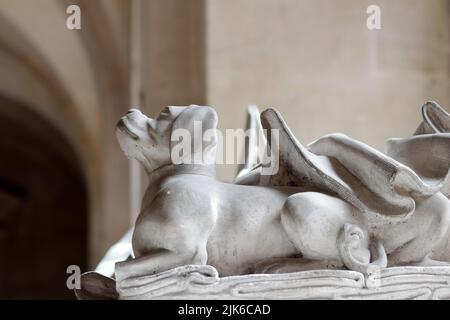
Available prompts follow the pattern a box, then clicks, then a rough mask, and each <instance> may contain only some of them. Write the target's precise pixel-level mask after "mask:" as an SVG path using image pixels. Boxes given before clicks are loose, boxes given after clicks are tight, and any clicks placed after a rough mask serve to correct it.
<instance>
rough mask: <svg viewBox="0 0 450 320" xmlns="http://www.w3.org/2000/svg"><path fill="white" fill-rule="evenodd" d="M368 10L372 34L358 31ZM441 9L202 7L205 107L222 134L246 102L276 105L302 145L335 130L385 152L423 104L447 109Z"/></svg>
mask: <svg viewBox="0 0 450 320" xmlns="http://www.w3.org/2000/svg"><path fill="white" fill-rule="evenodd" d="M369 4H378V5H380V7H381V23H382V28H381V30H374V31H369V30H368V29H367V27H366V19H367V14H366V9H367V6H368V5H369ZM449 12H450V10H449V4H448V1H444V0H431V1H430V0H429V1H421V0H396V1H361V0H339V1H330V0H315V1H310V0H280V1H272V0H241V1H217V0H208V1H207V41H206V43H207V79H208V81H207V100H208V103H209V104H211V105H213V106H215V107H216V108H217V109H218V111H219V114H220V117H221V119H220V123H221V127H222V128H235V127H241V126H243V125H244V123H245V122H244V121H245V109H246V106H247V105H248V104H251V103H255V104H257V105H259V106H260V108H265V107H269V106H275V107H277V108H278V109H279V110H280V111H281V112H282V113H283V115H284V116H285V118H286V119H287V122H288V124H289V126H290V127H291V128H292V130H293V132H294V134H295V135H296V136H297V137H298V139H299V140H300V141H301V142H302V143H305V144H306V143H309V142H311V141H313V140H314V139H317V138H318V137H320V136H321V135H323V134H326V133H331V132H343V133H346V134H348V135H350V136H352V137H354V138H357V139H361V140H363V141H365V142H367V143H369V144H370V145H372V146H374V147H376V148H378V149H380V150H384V143H385V140H386V139H387V138H389V137H395V136H397V137H398V136H406V135H409V134H411V133H412V132H413V131H414V130H415V127H416V126H417V124H418V122H419V118H420V111H419V107H420V106H421V104H422V103H423V102H424V101H425V100H427V99H433V100H436V101H438V102H439V103H441V104H442V105H444V106H450V90H449V84H450V82H449V62H450V55H449V48H450V47H449V46H450V42H449V40H450V39H449V38H450V19H449ZM447 109H448V107H447ZM234 170H235V167H233V166H231V167H229V166H228V167H227V166H222V167H221V168H220V169H219V173H220V176H221V177H223V178H230V177H232V176H233V174H234Z"/></svg>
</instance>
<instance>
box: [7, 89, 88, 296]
mask: <svg viewBox="0 0 450 320" xmlns="http://www.w3.org/2000/svg"><path fill="white" fill-rule="evenodd" d="M87 219H88V199H87V190H86V183H85V178H84V175H83V172H82V169H81V166H80V164H79V159H78V157H77V155H76V153H75V152H74V151H73V148H72V146H71V145H69V143H68V142H67V139H66V138H65V137H64V136H63V135H62V134H61V133H60V132H59V131H58V130H57V129H56V128H55V127H54V126H52V125H51V124H50V123H49V122H48V121H47V120H46V119H44V118H42V117H41V116H39V115H37V114H36V113H34V112H33V111H31V109H29V108H27V107H26V106H23V105H21V104H19V103H17V102H15V101H12V100H10V99H7V98H4V97H0V298H8V299H14V298H25V299H26V298H73V297H74V295H73V292H72V291H70V290H68V289H67V288H66V278H67V276H68V275H67V274H66V268H67V266H69V265H72V264H76V265H79V266H80V268H81V270H85V269H86V263H87V244H88V242H87V234H88V233H87Z"/></svg>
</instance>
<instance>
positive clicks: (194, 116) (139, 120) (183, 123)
mask: <svg viewBox="0 0 450 320" xmlns="http://www.w3.org/2000/svg"><path fill="white" fill-rule="evenodd" d="M216 127H217V113H216V111H215V110H214V109H213V108H211V107H207V106H195V105H192V106H189V107H167V108H165V109H164V110H163V111H161V113H160V114H159V115H158V116H157V117H156V118H155V119H152V118H149V117H147V116H146V115H144V114H143V113H142V112H141V111H139V110H137V109H130V110H129V111H128V112H127V114H126V115H125V116H123V117H122V118H121V119H120V120H119V122H118V123H117V128H116V136H117V140H118V141H119V144H120V147H121V148H122V150H123V152H124V153H125V155H126V156H127V157H128V158H130V159H136V160H138V161H139V162H140V163H141V164H142V165H143V166H144V168H145V169H146V171H147V172H148V173H151V172H153V171H154V170H156V169H158V168H160V167H163V166H166V165H170V164H184V163H186V164H189V163H192V161H193V160H194V159H199V158H200V159H201V164H205V165H212V164H214V163H215V157H216V145H217V136H216V132H215V130H216ZM199 130H200V132H199ZM205 132H207V133H208V137H205V138H206V139H203V137H204V133H205ZM199 133H200V134H201V137H200V139H199V137H198V135H199ZM180 138H181V140H182V141H180ZM180 142H182V143H183V144H184V145H185V146H188V148H185V149H184V150H183V151H182V152H181V153H180V152H178V150H176V148H177V147H178V149H179V144H180ZM173 151H176V152H175V153H176V155H177V157H176V158H177V159H176V161H173V160H174V157H173V153H174V152H173ZM199 155H200V157H199ZM197 164H198V163H197Z"/></svg>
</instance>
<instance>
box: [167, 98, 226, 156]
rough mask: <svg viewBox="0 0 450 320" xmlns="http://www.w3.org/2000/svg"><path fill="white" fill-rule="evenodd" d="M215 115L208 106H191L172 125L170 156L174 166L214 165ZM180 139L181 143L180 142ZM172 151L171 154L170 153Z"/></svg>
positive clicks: (215, 144)
mask: <svg viewBox="0 0 450 320" xmlns="http://www.w3.org/2000/svg"><path fill="white" fill-rule="evenodd" d="M216 128H217V113H216V111H215V110H214V109H213V108H211V107H208V106H196V105H191V106H189V107H187V108H186V109H185V110H184V111H182V112H181V113H180V114H179V116H178V117H177V118H176V120H175V121H174V123H173V125H172V137H171V148H170V149H171V154H172V156H173V155H174V154H175V155H176V157H177V158H178V160H176V159H174V158H173V157H172V161H173V162H174V163H176V164H180V163H186V164H206V165H209V164H215V161H216V149H217V132H216ZM180 137H182V141H180ZM172 151H173V153H172Z"/></svg>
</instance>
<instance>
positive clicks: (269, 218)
mask: <svg viewBox="0 0 450 320" xmlns="http://www.w3.org/2000/svg"><path fill="white" fill-rule="evenodd" d="M191 108H198V109H191ZM202 108H203V109H202ZM183 110H184V109H183ZM183 110H181V109H177V110H175V111H174V110H169V112H167V111H166V112H163V113H162V114H161V115H160V117H159V118H158V119H156V120H153V119H149V118H147V117H145V116H144V115H142V114H141V113H140V112H138V111H131V112H130V113H129V114H128V115H127V116H126V117H124V118H123V119H122V121H121V122H120V123H119V125H118V138H119V142H120V144H121V146H122V148H123V149H124V151H125V153H126V154H127V155H128V156H129V157H134V158H137V159H138V160H140V161H141V162H142V163H143V164H144V166H145V168H146V170H147V172H148V174H149V178H150V182H149V187H148V189H147V191H146V194H145V197H144V200H143V203H142V210H141V213H140V215H139V217H138V220H137V222H136V226H135V231H134V235H133V250H134V253H135V256H136V258H135V259H133V260H130V261H125V262H120V263H118V264H117V265H116V279H117V281H121V280H123V279H125V278H130V277H135V276H142V275H148V274H152V273H157V272H161V271H164V270H168V269H171V268H174V267H177V266H180V265H185V264H210V265H212V266H214V267H216V269H217V270H218V271H219V273H220V274H221V275H238V274H244V273H248V272H250V271H252V270H255V269H254V268H255V267H256V270H259V271H261V270H262V271H268V272H271V271H274V272H278V271H280V270H284V271H286V270H288V271H289V270H301V269H306V268H308V267H307V266H308V263H309V262H308V261H309V260H315V261H323V262H325V265H324V266H323V267H342V266H344V265H345V266H346V267H348V268H350V269H353V270H358V271H365V270H366V268H367V266H368V265H369V264H370V263H371V262H372V261H373V255H372V253H373V252H372V251H371V250H370V248H369V247H370V242H372V240H371V237H374V238H376V240H377V241H378V242H379V243H382V244H383V245H384V247H386V251H387V253H390V254H391V255H390V257H389V264H391V265H395V264H403V263H408V262H422V261H423V260H424V259H425V258H426V257H427V256H428V255H429V254H430V253H431V252H432V251H433V250H434V248H436V246H437V245H439V243H441V242H442V241H444V240H446V239H445V236H446V233H447V230H448V228H449V225H450V201H449V200H448V199H447V198H446V197H444V196H443V195H442V194H441V193H437V194H435V195H433V196H431V197H428V198H426V199H423V200H419V201H418V202H417V208H416V210H415V212H414V214H413V215H412V216H411V218H409V220H407V221H406V222H404V223H400V224H397V225H390V223H388V222H386V225H380V226H378V229H372V228H371V227H370V224H369V223H368V221H367V214H366V213H363V212H361V211H358V210H356V209H355V208H354V207H353V206H352V205H350V204H349V203H347V202H346V201H344V200H341V199H339V198H338V197H334V196H331V195H327V194H325V193H323V192H315V191H314V190H307V189H302V188H299V187H289V188H275V187H264V186H248V185H237V184H228V183H223V182H220V181H217V180H216V179H215V177H214V174H213V170H212V169H211V168H212V166H213V165H214V164H213V163H202V164H196V165H190V164H182V165H173V164H172V162H171V159H170V152H168V151H167V150H170V147H168V146H170V145H171V143H170V140H169V138H168V136H170V133H171V132H172V130H174V128H175V127H176V126H181V127H185V126H188V125H189V123H191V122H192V120H193V119H192V118H191V117H192V116H194V117H196V116H197V115H198V114H199V118H200V119H205V118H207V119H209V123H210V122H213V123H212V124H211V125H210V126H212V127H215V125H216V118H215V117H216V116H215V112H214V111H213V110H212V109H211V108H207V107H190V108H187V110H188V111H183ZM211 110H212V111H211ZM184 112H188V113H187V114H188V115H189V117H187V116H185V117H186V119H181V120H180V117H179V114H181V113H184ZM171 113H173V114H171ZM185 115H186V114H185ZM177 117H178V118H177ZM208 117H209V118H208ZM174 119H176V120H174ZM177 121H178V122H177ZM158 123H159V124H160V123H163V124H164V127H158ZM149 126H151V128H149ZM148 131H150V132H148ZM155 135H158V138H157V139H156V138H155ZM155 139H156V140H158V139H159V143H160V145H158V143H155ZM206 149H208V148H206ZM208 150H210V149H208ZM213 152H215V151H213ZM155 159H156V160H155ZM376 254H377V255H378V256H379V258H380V259H379V261H378V262H379V263H380V266H385V265H386V264H387V261H386V256H385V252H384V248H383V246H382V245H381V246H379V247H378V248H377V252H376ZM300 256H301V258H300ZM277 261H279V262H280V263H279V266H278V267H277V266H276V265H277ZM265 262H267V264H266V265H265ZM274 265H275V267H274Z"/></svg>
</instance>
